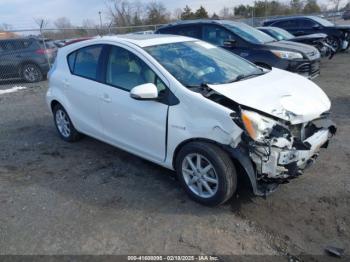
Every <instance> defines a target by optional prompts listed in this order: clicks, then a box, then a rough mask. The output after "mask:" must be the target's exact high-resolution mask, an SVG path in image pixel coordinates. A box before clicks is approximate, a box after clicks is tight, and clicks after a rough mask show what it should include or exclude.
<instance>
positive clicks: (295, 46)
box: [266, 40, 316, 55]
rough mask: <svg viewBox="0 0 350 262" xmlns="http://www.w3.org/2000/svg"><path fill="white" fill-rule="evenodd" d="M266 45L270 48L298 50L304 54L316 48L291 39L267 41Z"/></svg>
mask: <svg viewBox="0 0 350 262" xmlns="http://www.w3.org/2000/svg"><path fill="white" fill-rule="evenodd" d="M266 45H267V46H269V47H270V48H272V49H276V50H288V51H294V52H300V53H302V54H304V55H306V54H308V53H312V52H315V51H316V48H315V47H313V46H310V45H305V44H302V43H296V42H292V41H286V40H282V41H276V42H271V43H267V44H266Z"/></svg>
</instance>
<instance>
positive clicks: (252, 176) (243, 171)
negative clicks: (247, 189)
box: [172, 138, 263, 196]
mask: <svg viewBox="0 0 350 262" xmlns="http://www.w3.org/2000/svg"><path fill="white" fill-rule="evenodd" d="M191 142H204V143H209V144H213V145H216V146H219V147H220V148H221V149H223V150H224V151H225V152H226V153H227V154H228V155H229V157H230V158H231V160H232V162H233V164H234V166H235V167H236V170H237V171H238V172H237V175H238V176H241V177H242V178H244V179H248V181H249V182H250V186H251V190H252V191H253V193H254V194H255V195H257V196H262V195H263V193H262V192H261V191H260V190H259V189H258V185H257V179H256V168H255V165H254V163H253V162H252V161H251V159H250V157H249V153H248V152H247V150H246V148H245V147H244V146H242V145H238V146H237V147H236V148H232V147H230V146H229V145H224V144H221V143H219V142H216V141H214V140H211V139H207V138H191V139H187V140H185V141H183V142H181V143H180V144H179V145H178V146H177V147H176V149H175V151H174V154H173V159H172V165H173V168H174V170H176V158H177V156H178V154H179V152H180V150H181V149H182V148H183V147H184V146H186V145H187V144H189V143H191Z"/></svg>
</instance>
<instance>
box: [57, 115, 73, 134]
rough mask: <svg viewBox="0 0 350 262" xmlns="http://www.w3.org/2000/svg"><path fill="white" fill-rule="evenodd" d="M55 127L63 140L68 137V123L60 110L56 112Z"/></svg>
mask: <svg viewBox="0 0 350 262" xmlns="http://www.w3.org/2000/svg"><path fill="white" fill-rule="evenodd" d="M56 126H57V129H58V131H59V132H60V134H61V135H62V136H64V137H65V138H68V137H69V136H70V134H71V130H70V122H69V119H68V116H67V114H66V112H64V111H63V110H61V109H59V110H57V111H56Z"/></svg>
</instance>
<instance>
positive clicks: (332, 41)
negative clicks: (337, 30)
mask: <svg viewBox="0 0 350 262" xmlns="http://www.w3.org/2000/svg"><path fill="white" fill-rule="evenodd" d="M326 42H327V43H328V44H329V45H331V46H332V47H333V48H334V50H335V52H339V51H340V49H341V41H340V39H339V38H338V37H335V36H329V37H327V39H326Z"/></svg>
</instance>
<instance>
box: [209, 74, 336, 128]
mask: <svg viewBox="0 0 350 262" xmlns="http://www.w3.org/2000/svg"><path fill="white" fill-rule="evenodd" d="M210 87H211V88H212V89H213V90H215V91H217V92H218V93H220V94H223V95H224V96H226V97H228V98H230V99H232V100H234V101H236V102H237V103H239V104H241V105H245V106H249V107H251V108H255V109H257V110H260V111H263V112H265V113H267V114H270V115H273V116H276V117H279V118H282V119H284V120H287V121H290V122H291V123H292V124H299V123H302V122H307V121H310V120H312V119H315V118H317V117H318V116H319V115H320V114H322V113H323V112H326V111H328V110H329V109H330V107H331V102H330V100H329V98H328V97H327V95H326V94H325V93H324V92H323V91H322V89H320V88H319V87H318V86H317V85H316V84H315V83H313V82H312V81H308V80H305V78H304V77H302V76H300V75H298V74H294V73H290V72H287V71H284V70H281V69H277V68H273V69H272V71H271V72H270V73H267V74H265V75H262V76H260V77H255V78H251V79H247V80H245V81H242V82H236V83H231V84H225V85H210ZM285 111H289V112H292V113H293V114H294V115H295V116H294V117H292V118H289V117H288V114H285Z"/></svg>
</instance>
